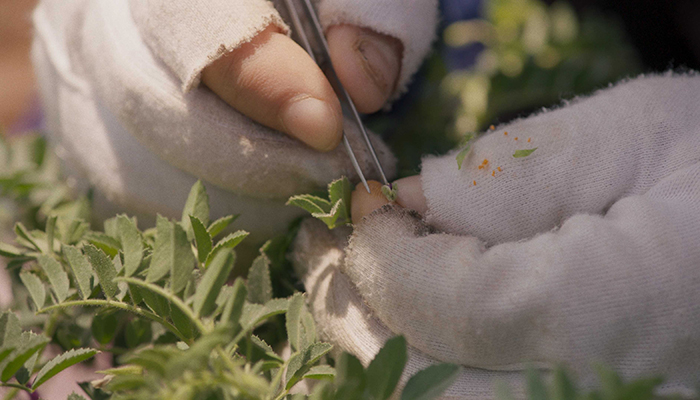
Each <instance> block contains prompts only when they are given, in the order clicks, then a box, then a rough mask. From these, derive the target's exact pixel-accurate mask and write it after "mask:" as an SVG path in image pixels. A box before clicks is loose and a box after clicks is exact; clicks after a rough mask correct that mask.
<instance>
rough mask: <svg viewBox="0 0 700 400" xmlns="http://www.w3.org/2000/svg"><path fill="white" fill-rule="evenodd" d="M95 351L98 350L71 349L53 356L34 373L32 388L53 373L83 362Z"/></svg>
mask: <svg viewBox="0 0 700 400" xmlns="http://www.w3.org/2000/svg"><path fill="white" fill-rule="evenodd" d="M97 353H99V352H98V351H97V350H95V349H73V350H68V351H67V352H65V353H63V354H61V355H60V356H58V357H55V358H54V359H52V360H51V361H49V362H48V363H46V365H44V367H43V368H42V369H41V370H39V372H38V373H37V374H36V379H34V383H33V384H32V390H36V388H38V387H39V386H41V385H42V384H43V383H44V382H46V381H47V380H49V379H51V378H52V377H53V376H54V375H56V374H58V373H59V372H61V371H63V370H65V369H66V368H69V367H71V366H73V365H75V364H78V363H80V362H83V361H85V360H87V359H88V358H91V357H93V356H94V355H95V354H97Z"/></svg>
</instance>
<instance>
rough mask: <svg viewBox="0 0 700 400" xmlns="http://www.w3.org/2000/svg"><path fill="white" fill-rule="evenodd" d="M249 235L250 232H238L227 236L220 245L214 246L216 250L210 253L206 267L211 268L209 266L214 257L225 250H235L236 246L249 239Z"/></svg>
mask: <svg viewBox="0 0 700 400" xmlns="http://www.w3.org/2000/svg"><path fill="white" fill-rule="evenodd" d="M248 235H249V233H248V232H246V231H236V232H233V233H231V234H229V235H226V236H225V237H224V238H223V239H221V240H220V241H219V243H217V244H216V246H214V248H213V249H212V250H211V252H209V255H208V256H207V261H206V263H205V264H206V265H207V267H209V264H210V263H211V262H212V260H213V259H214V257H215V256H216V254H217V253H218V252H220V251H221V250H223V249H235V248H236V246H238V245H239V244H240V243H241V242H242V241H243V240H244V239H245V238H247V237H248Z"/></svg>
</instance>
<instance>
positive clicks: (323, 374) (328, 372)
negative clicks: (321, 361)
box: [301, 365, 335, 379]
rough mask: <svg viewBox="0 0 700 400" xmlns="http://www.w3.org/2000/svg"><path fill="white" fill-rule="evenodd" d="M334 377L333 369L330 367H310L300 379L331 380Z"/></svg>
mask: <svg viewBox="0 0 700 400" xmlns="http://www.w3.org/2000/svg"><path fill="white" fill-rule="evenodd" d="M333 377H335V368H333V367H331V366H330V365H316V366H314V367H311V369H309V371H308V372H307V373H305V374H304V376H303V377H302V378H301V379H306V378H310V379H333Z"/></svg>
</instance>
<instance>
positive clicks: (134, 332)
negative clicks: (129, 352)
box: [124, 318, 153, 349]
mask: <svg viewBox="0 0 700 400" xmlns="http://www.w3.org/2000/svg"><path fill="white" fill-rule="evenodd" d="M124 339H126V345H127V346H129V348H130V349H133V348H136V347H139V346H140V345H142V344H148V343H150V342H151V340H153V331H152V329H151V322H150V321H146V320H144V319H141V318H135V319H132V320H131V321H129V323H128V324H127V325H126V329H125V331H124Z"/></svg>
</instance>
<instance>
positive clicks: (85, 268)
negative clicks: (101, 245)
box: [61, 245, 92, 299]
mask: <svg viewBox="0 0 700 400" xmlns="http://www.w3.org/2000/svg"><path fill="white" fill-rule="evenodd" d="M61 251H62V252H63V255H64V256H65V257H66V260H67V261H68V265H69V266H70V269H71V270H72V271H73V276H74V277H75V281H76V282H77V284H78V291H79V292H80V296H81V297H82V298H83V299H87V298H88V297H90V293H92V287H91V285H90V279H91V278H92V267H91V266H90V261H89V260H88V258H87V256H85V255H83V252H82V251H80V250H79V249H78V248H77V247H74V246H65V245H64V246H63V247H62V250H61Z"/></svg>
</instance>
